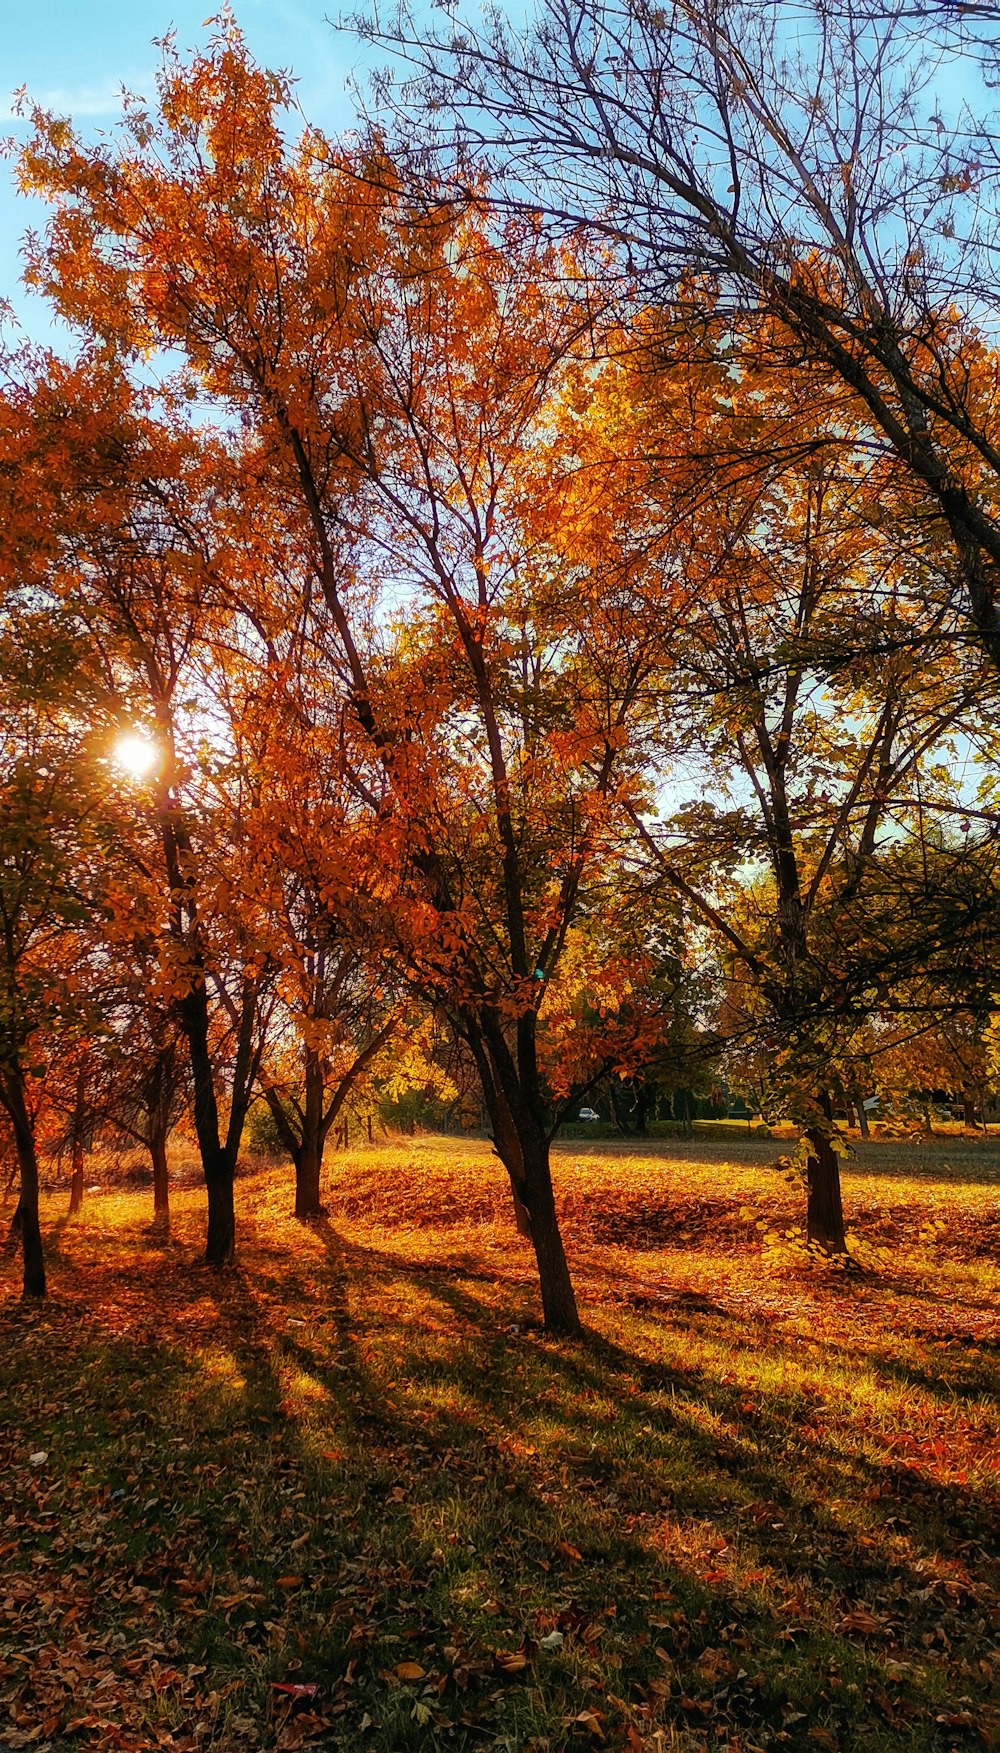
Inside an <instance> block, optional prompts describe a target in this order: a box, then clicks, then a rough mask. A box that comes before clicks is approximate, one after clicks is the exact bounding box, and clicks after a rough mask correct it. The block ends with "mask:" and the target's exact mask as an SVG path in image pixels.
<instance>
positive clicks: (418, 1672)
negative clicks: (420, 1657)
mask: <svg viewBox="0 0 1000 1753" xmlns="http://www.w3.org/2000/svg"><path fill="white" fill-rule="evenodd" d="M393 1673H394V1674H395V1676H396V1679H397V1680H422V1679H423V1678H424V1675H425V1670H424V1669H423V1668H422V1667H421V1666H420V1663H419V1662H397V1663H396V1666H395V1668H394V1669H393Z"/></svg>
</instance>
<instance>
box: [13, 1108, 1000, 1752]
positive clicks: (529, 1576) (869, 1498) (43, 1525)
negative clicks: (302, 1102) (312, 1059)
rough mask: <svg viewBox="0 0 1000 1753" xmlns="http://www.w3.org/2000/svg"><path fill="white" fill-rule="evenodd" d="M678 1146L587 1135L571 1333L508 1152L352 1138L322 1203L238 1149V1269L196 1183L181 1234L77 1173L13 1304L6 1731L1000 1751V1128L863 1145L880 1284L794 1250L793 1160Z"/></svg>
mask: <svg viewBox="0 0 1000 1753" xmlns="http://www.w3.org/2000/svg"><path fill="white" fill-rule="evenodd" d="M668 1148H669V1155H668V1154H667V1151H666V1150H662V1151H658V1152H655V1153H652V1154H647V1155H638V1154H636V1153H633V1152H630V1151H629V1150H627V1149H624V1148H621V1147H617V1148H616V1147H602V1148H600V1149H599V1150H598V1149H587V1150H586V1152H585V1147H584V1145H583V1144H576V1143H573V1144H570V1145H568V1146H567V1147H565V1148H564V1149H563V1150H562V1151H561V1152H560V1154H559V1158H558V1162H557V1165H556V1169H557V1178H558V1184H559V1189H560V1197H561V1202H562V1208H563V1222H564V1228H565V1233H566V1238H567V1245H568V1247H569V1250H570V1253H571V1257H572V1260H573V1265H574V1272H575V1277H576V1280H577V1285H578V1289H579V1292H580V1297H581V1304H582V1309H583V1314H584V1318H585V1321H586V1323H587V1328H588V1335H587V1338H586V1340H585V1341H584V1342H583V1343H582V1344H578V1345H570V1344H566V1343H557V1342H554V1341H551V1340H549V1339H547V1338H546V1337H545V1336H544V1335H543V1334H542V1333H541V1331H540V1329H539V1328H538V1326H537V1295H536V1289H535V1283H534V1274H533V1269H532V1262H531V1259H530V1255H529V1254H528V1253H527V1252H526V1251H525V1249H524V1248H523V1245H522V1244H519V1243H518V1242H517V1240H516V1237H515V1236H514V1232H513V1229H512V1226H511V1223H510V1220H509V1216H508V1211H507V1207H506V1201H505V1199H504V1195H503V1188H502V1185H501V1182H500V1178H499V1177H498V1174H497V1171H496V1166H495V1164H494V1163H493V1162H492V1161H491V1159H490V1157H489V1155H488V1153H487V1151H486V1149H485V1148H484V1147H483V1146H482V1145H476V1144H471V1143H469V1144H466V1143H459V1142H456V1141H442V1140H415V1141H407V1142H405V1143H403V1144H400V1145H397V1146H393V1147H392V1148H386V1149H374V1150H367V1151H362V1152H358V1153H354V1154H351V1155H350V1156H345V1157H341V1158H335V1159H333V1161H332V1163H331V1164H330V1194H329V1203H330V1214H329V1218H328V1220H327V1221H326V1222H324V1223H323V1224H320V1225H318V1226H316V1227H315V1228H313V1229H303V1228H301V1227H300V1226H298V1225H296V1224H295V1223H294V1222H293V1221H292V1220H291V1219H290V1217H289V1215H288V1211H289V1204H290V1200H289V1185H288V1176H287V1174H286V1173H284V1172H283V1171H278V1170H275V1169H263V1168H262V1169H260V1170H259V1171H258V1172H256V1173H253V1174H251V1175H248V1176H247V1177H246V1178H244V1179H242V1180H241V1181H240V1184H239V1188H238V1200H239V1210H240V1233H241V1254H240V1263H239V1266H238V1268H237V1269H236V1271H234V1272H232V1273H229V1274H226V1275H224V1276H222V1277H221V1278H220V1277H218V1276H216V1275H214V1274H211V1273H208V1272H206V1271H204V1270H203V1269H201V1268H200V1267H199V1266H198V1264H197V1257H198V1251H199V1248H200V1243H201V1230H202V1200H201V1197H200V1195H199V1193H198V1191H197V1190H196V1189H193V1188H192V1189H190V1190H187V1189H185V1190H183V1191H180V1192H179V1193H177V1194H176V1196H175V1214H174V1225H173V1233H172V1238H171V1241H170V1243H169V1244H167V1245H164V1244H162V1242H157V1241H156V1240H155V1239H154V1238H152V1237H151V1236H150V1235H149V1233H148V1220H149V1213H148V1196H140V1195H135V1194H132V1195H115V1194H111V1193H102V1194H101V1195H99V1196H91V1197H90V1198H89V1199H88V1202H87V1204H86V1206H85V1209H84V1212H83V1213H82V1214H81V1217H80V1218H78V1219H74V1220H73V1221H72V1222H69V1221H67V1220H66V1219H65V1217H64V1215H63V1212H64V1206H65V1199H64V1196H63V1195H62V1194H59V1195H53V1196H52V1197H51V1198H50V1199H49V1201H48V1209H47V1211H46V1214H45V1216H46V1221H47V1225H48V1229H49V1233H50V1238H51V1254H52V1261H51V1280H52V1287H53V1293H54V1294H53V1297H52V1299H51V1302H50V1304H49V1306H48V1307H46V1308H44V1309H41V1310H25V1309H23V1308H22V1307H21V1305H20V1304H19V1303H18V1302H17V1300H16V1299H15V1297H14V1294H13V1293H14V1290H15V1285H14V1282H13V1279H12V1278H11V1277H10V1276H8V1279H7V1281H6V1284H5V1286H4V1293H5V1295H6V1300H5V1301H3V1302H0V1320H2V1322H3V1325H4V1329H5V1335H4V1337H5V1345H4V1351H3V1359H2V1363H0V1433H2V1434H0V1443H2V1445H3V1451H2V1452H3V1462H4V1473H3V1477H4V1480H5V1489H6V1491H7V1492H8V1494H9V1505H8V1520H7V1523H6V1525H5V1527H4V1528H3V1529H2V1530H0V1534H2V1537H0V1608H2V1613H3V1616H2V1618H0V1699H2V1700H3V1706H0V1708H6V1709H7V1710H8V1711H9V1712H10V1714H9V1715H8V1716H7V1717H6V1718H4V1717H3V1716H2V1715H0V1724H2V1725H3V1726H2V1727H0V1745H7V1746H12V1747H17V1746H30V1747H32V1748H34V1749H39V1750H40V1749H43V1748H48V1749H51V1750H53V1753H56V1750H60V1753H61V1750H62V1749H63V1748H67V1749H68V1748H71V1747H72V1748H81V1747H89V1748H98V1747H100V1748H105V1747H107V1748H109V1749H113V1748H120V1749H123V1750H128V1753H130V1750H133V1749H134V1750H136V1753H138V1749H145V1748H148V1747H157V1746H166V1747H171V1748H174V1749H177V1750H178V1753H181V1750H185V1749H196V1748H197V1749H201V1748H208V1747H212V1748H213V1749H219V1750H220V1753H222V1750H224V1753H230V1750H232V1753H236V1750H241V1753H242V1750H249V1749H255V1748H265V1747H285V1748H288V1747H294V1746H297V1745H303V1746H317V1747H330V1748H332V1747H342V1748H345V1749H355V1748H356V1749H361V1748H365V1749H389V1748H404V1747H410V1746H413V1747H420V1748H436V1747H442V1748H447V1747H455V1748H459V1747H461V1748H465V1747H468V1748H472V1747H479V1746H501V1747H507V1748H509V1749H511V1750H512V1753H513V1750H520V1749H528V1748H532V1747H534V1748H542V1747H548V1748H550V1749H557V1748H562V1747H571V1746H577V1745H580V1746H584V1745H593V1746H598V1745H601V1744H607V1745H610V1746H616V1747H630V1748H632V1749H637V1748H641V1747H647V1748H655V1747H659V1748H664V1749H665V1748H668V1747H675V1748H677V1749H682V1750H684V1753H697V1750H698V1749H699V1748H702V1747H707V1748H718V1749H722V1748H726V1749H734V1750H735V1749H739V1750H741V1753H752V1750H753V1749H755V1748H760V1747H765V1748H775V1749H777V1748H790V1749H792V1753H795V1750H797V1749H802V1750H803V1753H807V1750H808V1753H815V1750H816V1749H817V1748H829V1749H842V1750H844V1753H846V1750H848V1749H853V1748H861V1747H862V1746H863V1747H865V1748H866V1749H867V1748H873V1749H876V1753H881V1750H886V1753H887V1750H888V1749H899V1750H900V1753H902V1749H917V1750H927V1753H930V1750H931V1749H934V1750H938V1749H940V1750H941V1753H945V1750H947V1749H949V1748H952V1747H955V1748H963V1749H964V1748H967V1747H974V1746H977V1745H978V1746H980V1747H981V1746H983V1745H992V1744H994V1742H993V1739H992V1737H994V1736H995V1735H996V1733H997V1718H996V1714H995V1706H994V1705H993V1704H992V1703H991V1692H990V1686H991V1680H992V1677H993V1674H994V1666H995V1638H994V1633H995V1625H996V1610H997V1594H996V1590H997V1587H998V1584H1000V1576H998V1571H997V1565H996V1547H995V1542H994V1536H993V1530H994V1529H995V1515H996V1505H997V1497H996V1487H997V1457H998V1428H997V1425H998V1421H997V1408H996V1404H995V1401H994V1400H993V1398H992V1390H993V1389H994V1387H995V1360H996V1347H997V1344H998V1341H1000V1320H998V1317H997V1313H996V1310H997V1296H996V1292H997V1278H998V1271H997V1266H996V1240H997V1229H998V1199H997V1188H998V1180H997V1153H996V1150H995V1148H986V1147H983V1146H971V1145H966V1144H965V1142H964V1141H962V1140H949V1141H948V1143H947V1145H946V1146H938V1147H932V1148H931V1149H930V1151H929V1153H928V1152H927V1151H922V1152H920V1153H919V1154H916V1153H914V1152H913V1150H912V1147H902V1146H900V1147H888V1146H880V1147H872V1148H871V1149H870V1150H869V1151H868V1152H866V1153H863V1154H861V1155H859V1158H858V1160H857V1162H856V1163H855V1164H853V1165H851V1166H850V1167H849V1169H848V1171H847V1173H846V1175H845V1197H846V1203H847V1205H848V1208H849V1212H850V1218H851V1222H852V1223H853V1225H854V1227H855V1228H856V1229H858V1230H859V1231H861V1232H863V1233H865V1234H866V1235H867V1236H869V1237H870V1238H874V1239H875V1240H876V1241H877V1242H878V1243H879V1245H880V1246H881V1247H882V1248H883V1249H885V1250H886V1255H885V1257H884V1258H882V1259H881V1260H880V1261H879V1263H878V1267H877V1270H875V1271H872V1272H867V1273H864V1274H860V1275H858V1276H857V1277H853V1276H850V1277H845V1276H843V1275H838V1274H833V1275H831V1274H828V1273H826V1272H823V1271H817V1270H815V1269H811V1268H809V1267H807V1266H806V1265H805V1264H804V1263H803V1262H802V1261H801V1260H800V1259H799V1258H798V1256H797V1255H796V1254H795V1253H794V1251H792V1252H789V1251H782V1250H777V1251H776V1250H774V1249H772V1250H771V1251H770V1252H763V1253H762V1250H761V1240H760V1234H759V1232H758V1230H757V1229H756V1228H755V1227H754V1223H753V1220H752V1219H750V1218H748V1217H747V1216H746V1215H745V1213H746V1211H747V1210H748V1209H750V1208H753V1210H755V1211H757V1212H759V1213H762V1214H763V1220H765V1221H766V1222H767V1224H768V1226H769V1228H770V1230H771V1231H772V1232H774V1233H777V1234H781V1233H782V1232H783V1231H784V1230H785V1229H792V1228H794V1225H795V1221H796V1220H797V1219H798V1217H799V1215H800V1212H799V1209H798V1207H799V1204H800V1201H799V1199H798V1196H797V1194H796V1192H795V1190H794V1189H791V1188H789V1187H787V1186H786V1185H785V1184H784V1183H783V1182H782V1181H781V1180H780V1179H779V1178H777V1177H776V1176H774V1174H773V1173H771V1172H770V1171H768V1170H767V1169H766V1168H763V1167H762V1166H761V1163H760V1160H759V1159H760V1156H761V1155H762V1154H766V1153H767V1147H766V1145H764V1146H763V1147H762V1146H761V1144H760V1143H759V1142H758V1141H751V1142H748V1143H745V1144H741V1143H740V1141H731V1140H728V1139H727V1140H726V1141H725V1143H724V1145H720V1146H719V1147H718V1149H717V1150H715V1151H714V1154H715V1155H716V1156H719V1155H721V1154H722V1152H723V1151H724V1152H725V1154H726V1155H727V1157H728V1159H729V1160H728V1161H727V1162H726V1163H725V1164H722V1163H720V1162H719V1161H715V1162H713V1161H711V1160H706V1158H710V1157H711V1155H712V1154H713V1147H712V1145H711V1144H710V1143H706V1142H705V1141H704V1140H702V1139H696V1140H695V1141H694V1143H693V1144H692V1145H691V1146H681V1145H680V1144H677V1145H674V1144H673V1143H672V1144H671V1145H670V1146H669V1147H668ZM772 1150H773V1147H772ZM949 1153H950V1154H949ZM755 1154H756V1156H757V1158H758V1160H757V1161H754V1160H753V1157H754V1155H755ZM699 1158H700V1159H701V1160H699ZM946 1165H950V1166H946ZM43 1452H44V1453H45V1455H46V1457H47V1458H46V1460H45V1461H44V1462H36V1464H34V1465H32V1463H31V1461H30V1456H31V1455H32V1454H35V1455H37V1454H39V1453H43ZM275 1682H277V1683H279V1684H281V1685H286V1686H299V1687H305V1688H311V1687H314V1686H315V1687H317V1688H318V1691H317V1692H316V1693H315V1694H313V1693H312V1692H311V1691H308V1690H306V1691H304V1692H301V1693H300V1695H299V1696H295V1695H294V1694H293V1693H290V1692H287V1691H285V1692H282V1691H278V1690H274V1683H275Z"/></svg>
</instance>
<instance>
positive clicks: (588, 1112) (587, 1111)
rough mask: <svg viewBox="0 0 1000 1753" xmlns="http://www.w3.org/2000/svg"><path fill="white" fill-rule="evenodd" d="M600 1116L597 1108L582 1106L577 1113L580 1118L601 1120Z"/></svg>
mask: <svg viewBox="0 0 1000 1753" xmlns="http://www.w3.org/2000/svg"><path fill="white" fill-rule="evenodd" d="M600 1118H601V1116H600V1114H599V1113H598V1112H597V1109H596V1108H581V1109H580V1112H579V1114H578V1115H577V1119H578V1120H599V1119H600Z"/></svg>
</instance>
